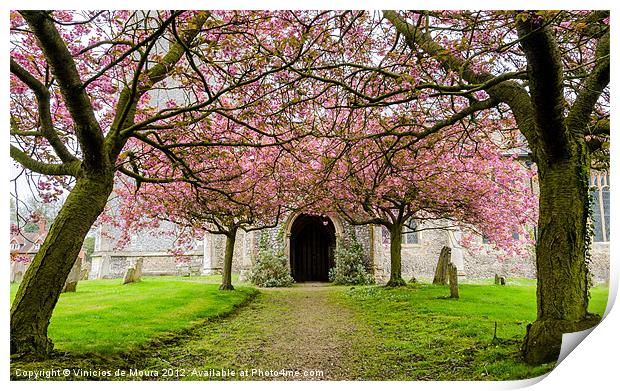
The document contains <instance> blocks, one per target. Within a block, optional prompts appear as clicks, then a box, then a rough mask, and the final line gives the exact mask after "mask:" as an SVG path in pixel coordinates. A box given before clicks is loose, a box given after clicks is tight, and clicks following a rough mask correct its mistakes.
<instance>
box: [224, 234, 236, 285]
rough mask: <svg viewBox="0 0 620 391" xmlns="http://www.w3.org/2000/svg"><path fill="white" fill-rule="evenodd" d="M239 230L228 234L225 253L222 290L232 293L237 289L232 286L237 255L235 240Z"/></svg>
mask: <svg viewBox="0 0 620 391" xmlns="http://www.w3.org/2000/svg"><path fill="white" fill-rule="evenodd" d="M237 230H238V228H236V227H234V228H232V229H231V230H230V231H229V232H228V233H226V250H225V252H224V269H223V271H222V285H220V290H223V291H231V290H233V289H235V288H234V287H233V285H232V262H233V256H234V254H235V240H236V239H237Z"/></svg>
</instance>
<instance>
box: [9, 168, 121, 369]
mask: <svg viewBox="0 0 620 391" xmlns="http://www.w3.org/2000/svg"><path fill="white" fill-rule="evenodd" d="M112 185H113V175H112V174H111V173H110V174H107V175H106V174H99V175H97V176H89V177H80V178H79V179H78V180H77V182H76V184H75V187H74V188H73V190H72V191H71V193H70V194H69V196H68V197H67V200H66V201H65V203H64V205H63V207H62V209H61V210H60V212H59V213H58V216H57V217H56V219H55V220H54V223H53V224H52V225H51V227H50V231H49V233H48V235H47V237H46V238H45V241H44V242H43V244H42V245H41V248H40V250H39V252H38V253H37V255H36V256H35V257H34V259H33V261H32V264H31V265H30V267H29V268H28V270H27V271H26V274H25V276H24V280H23V282H22V283H21V284H20V286H19V289H18V291H17V294H16V296H15V300H14V301H13V304H12V306H11V354H12V355H13V354H17V355H18V358H21V359H35V360H36V359H42V358H45V357H46V356H48V355H49V354H50V353H51V351H52V349H53V344H52V341H51V340H50V339H49V338H48V337H47V327H48V325H49V322H50V318H51V316H52V311H53V309H54V306H55V305H56V302H57V301H58V297H59V295H60V292H61V290H62V288H63V286H64V284H65V281H66V279H67V276H68V274H69V272H70V271H71V268H72V267H73V264H74V262H75V260H76V259H77V256H78V254H79V252H80V248H81V247H82V243H83V242H84V238H85V237H86V234H87V233H88V231H89V229H90V227H91V226H92V224H93V223H94V222H95V220H96V219H97V217H98V216H99V215H100V214H101V212H102V211H103V208H104V206H105V204H106V202H107V200H108V196H109V195H110V193H111V192H112Z"/></svg>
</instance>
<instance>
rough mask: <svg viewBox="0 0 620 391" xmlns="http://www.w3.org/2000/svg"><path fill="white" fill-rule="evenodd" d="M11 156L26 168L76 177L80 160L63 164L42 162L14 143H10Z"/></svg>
mask: <svg viewBox="0 0 620 391" xmlns="http://www.w3.org/2000/svg"><path fill="white" fill-rule="evenodd" d="M11 158H13V160H15V161H16V162H18V163H19V164H21V165H22V166H24V167H25V168H27V169H28V170H31V171H34V172H38V173H39V174H43V175H71V176H73V177H77V176H78V175H79V172H80V162H79V161H78V160H74V161H72V162H70V163H63V164H53V163H42V162H40V161H38V160H35V159H33V158H31V157H30V156H28V154H26V153H25V152H24V151H22V150H21V149H19V148H17V147H16V146H14V145H11Z"/></svg>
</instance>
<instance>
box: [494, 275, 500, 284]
mask: <svg viewBox="0 0 620 391" xmlns="http://www.w3.org/2000/svg"><path fill="white" fill-rule="evenodd" d="M495 285H499V274H497V273H495Z"/></svg>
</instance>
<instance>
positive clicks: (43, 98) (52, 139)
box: [11, 58, 77, 163]
mask: <svg viewBox="0 0 620 391" xmlns="http://www.w3.org/2000/svg"><path fill="white" fill-rule="evenodd" d="M11 73H12V74H14V75H15V76H17V78H18V79H19V80H21V81H22V82H23V83H24V84H26V85H27V86H28V87H29V88H30V89H31V90H32V92H33V93H34V95H35V97H36V98H37V106H38V112H39V122H40V125H41V134H40V135H41V136H43V137H45V138H46V139H47V141H49V143H50V145H51V146H52V148H54V152H56V154H57V155H58V157H59V158H60V160H62V161H63V162H64V163H69V162H72V161H74V160H77V158H76V157H75V156H73V154H72V153H71V152H69V150H68V149H67V147H66V146H65V144H64V143H63V142H62V141H61V140H60V138H59V137H58V134H57V133H56V131H55V130H54V124H53V121H52V114H51V111H50V93H49V90H48V89H47V87H45V85H44V84H43V83H41V82H40V81H39V80H37V79H36V78H35V77H34V76H32V74H30V72H28V71H27V70H26V69H24V68H23V67H22V66H21V65H19V64H18V63H17V62H16V61H15V60H13V59H12V58H11ZM16 127H17V125H16ZM12 134H15V135H20V132H14V131H12ZM22 134H23V133H22Z"/></svg>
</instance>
